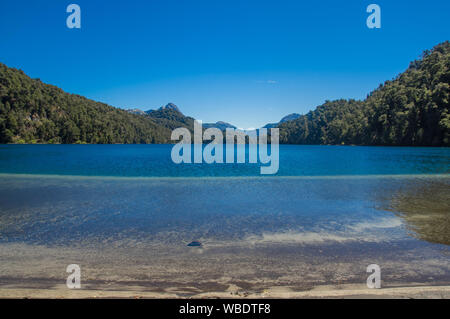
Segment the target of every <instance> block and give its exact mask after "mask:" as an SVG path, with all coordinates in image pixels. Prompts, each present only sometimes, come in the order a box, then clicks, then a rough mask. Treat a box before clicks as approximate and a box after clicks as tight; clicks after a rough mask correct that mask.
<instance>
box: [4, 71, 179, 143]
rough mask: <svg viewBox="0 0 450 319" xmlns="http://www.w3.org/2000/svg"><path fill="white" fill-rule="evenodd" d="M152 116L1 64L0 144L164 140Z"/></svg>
mask: <svg viewBox="0 0 450 319" xmlns="http://www.w3.org/2000/svg"><path fill="white" fill-rule="evenodd" d="M170 133H171V131H170V130H169V129H168V128H166V127H164V126H162V125H159V124H157V123H156V122H155V121H154V120H153V119H152V118H150V117H143V116H139V115H134V114H130V113H129V112H127V111H125V110H121V109H118V108H114V107H112V106H109V105H106V104H103V103H99V102H95V101H92V100H89V99H87V98H84V97H82V96H79V95H74V94H68V93H65V92H64V91H62V90H61V89H59V88H57V87H55V86H52V85H47V84H44V83H42V82H41V81H40V80H38V79H31V78H29V77H28V76H26V75H25V74H24V73H23V72H22V71H20V70H16V69H13V68H8V67H7V66H5V65H4V64H1V63H0V143H56V144H58V143H100V144H103V143H105V144H106V143H124V144H128V143H137V144H139V143H168V142H170Z"/></svg>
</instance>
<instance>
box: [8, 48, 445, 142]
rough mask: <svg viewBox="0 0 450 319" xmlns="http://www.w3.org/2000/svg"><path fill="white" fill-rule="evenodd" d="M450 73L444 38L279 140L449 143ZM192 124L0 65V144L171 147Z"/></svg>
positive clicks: (290, 126) (288, 127)
mask: <svg viewBox="0 0 450 319" xmlns="http://www.w3.org/2000/svg"><path fill="white" fill-rule="evenodd" d="M449 68H450V43H449V41H446V42H444V43H441V44H439V45H437V46H435V47H434V48H433V49H432V50H430V51H425V52H424V53H423V55H422V57H421V59H419V60H416V61H414V62H412V63H411V64H410V66H409V68H408V69H407V70H406V71H405V72H403V73H402V74H400V75H398V76H397V77H396V78H394V79H393V80H390V81H386V82H385V83H384V84H382V85H380V86H379V87H378V88H377V89H376V90H374V91H373V92H371V93H370V94H369V95H368V96H367V98H366V99H365V100H363V101H357V100H345V99H341V100H336V101H326V102H325V103H324V104H322V105H320V106H318V107H317V108H316V109H315V110H313V111H310V112H308V113H307V114H305V115H299V114H295V113H294V114H290V115H288V116H286V117H284V118H283V119H281V121H280V122H279V123H276V124H275V125H276V126H277V127H278V128H279V129H280V143H289V144H335V145H336V144H338V145H341V144H353V145H409V146H450V109H449V101H450V85H449V83H450V70H449ZM193 123H194V119H193V118H192V117H189V116H185V115H183V113H181V111H180V110H179V108H178V107H177V106H176V105H174V104H172V103H169V104H167V105H165V106H163V107H160V108H159V109H157V110H151V111H147V112H143V111H141V110H139V109H133V110H129V111H125V110H122V109H118V108H115V107H112V106H109V105H107V104H104V103H100V102H96V101H93V100H90V99H87V98H85V97H82V96H79V95H76V94H69V93H66V92H64V91H63V90H61V89H60V88H58V87H56V86H53V85H48V84H45V83H42V82H41V81H40V80H39V79H31V78H30V77H28V76H27V75H26V74H25V73H24V72H23V71H21V70H17V69H14V68H9V67H7V66H6V65H4V64H1V63H0V143H170V142H171V140H170V135H171V132H172V130H173V129H175V128H178V127H187V128H188V129H189V130H191V131H192V130H193ZM269 125H271V124H269ZM208 126H209V127H218V128H219V129H226V128H227V127H234V126H232V125H231V124H228V123H225V122H217V123H210V124H208V123H207V124H206V127H208Z"/></svg>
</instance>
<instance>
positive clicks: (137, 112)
mask: <svg viewBox="0 0 450 319" xmlns="http://www.w3.org/2000/svg"><path fill="white" fill-rule="evenodd" d="M127 112H129V113H131V114H136V115H145V114H146V113H145V112H144V111H142V110H140V109H130V110H127Z"/></svg>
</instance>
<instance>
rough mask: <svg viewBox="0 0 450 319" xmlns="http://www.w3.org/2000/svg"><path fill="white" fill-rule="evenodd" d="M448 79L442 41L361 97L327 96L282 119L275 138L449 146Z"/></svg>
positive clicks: (449, 59)
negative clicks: (305, 110) (313, 106)
mask: <svg viewBox="0 0 450 319" xmlns="http://www.w3.org/2000/svg"><path fill="white" fill-rule="evenodd" d="M449 83H450V43H449V42H448V41H446V42H444V43H441V44H439V45H437V46H435V47H434V48H433V49H432V50H431V51H425V52H424V53H423V55H422V57H421V59H419V60H416V61H414V62H412V63H411V64H410V66H409V68H408V69H407V70H406V71H405V72H403V73H402V74H400V75H398V76H397V77H396V78H394V79H393V80H391V81H386V82H385V83H384V84H383V85H380V86H379V87H378V88H377V89H376V90H374V91H373V92H371V93H370V94H369V95H368V96H367V98H366V99H365V100H364V101H355V100H337V101H326V102H325V103H324V104H323V105H320V106H318V107H317V108H316V109H315V110H313V111H311V112H309V113H307V114H305V115H303V116H301V117H299V118H297V119H296V120H293V121H288V122H285V123H281V124H280V125H279V126H278V127H279V128H280V143H290V144H354V145H397V146H399V145H404V146H450V109H449V101H450V85H449Z"/></svg>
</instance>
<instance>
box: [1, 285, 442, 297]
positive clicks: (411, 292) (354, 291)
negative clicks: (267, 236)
mask: <svg viewBox="0 0 450 319" xmlns="http://www.w3.org/2000/svg"><path fill="white" fill-rule="evenodd" d="M124 288H125V287H124ZM235 289H236V287H232V286H230V288H229V289H227V290H226V291H216V292H203V293H198V294H193V295H190V296H183V294H180V293H161V292H149V291H139V290H126V289H123V290H121V289H118V290H95V289H92V290H91V289H79V290H69V289H67V288H66V287H65V285H58V286H56V287H54V288H52V289H33V288H7V289H0V298H6V299H18V298H20V299H97V298H98V299H111V298H129V299H180V300H184V299H322V298H333V299H354V298H356V299H365V298H371V299H405V298H406V299H421V298H431V299H449V298H450V286H429V285H428V286H403V287H387V288H380V289H369V288H367V287H365V285H361V284H357V285H355V284H342V285H337V286H330V285H323V286H317V287H315V288H313V289H311V290H307V291H294V290H292V289H291V288H290V287H272V288H269V289H267V290H264V291H263V292H261V293H247V292H238V291H235Z"/></svg>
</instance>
